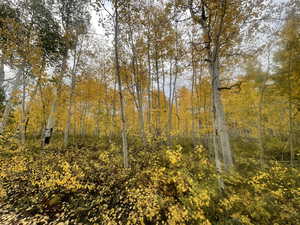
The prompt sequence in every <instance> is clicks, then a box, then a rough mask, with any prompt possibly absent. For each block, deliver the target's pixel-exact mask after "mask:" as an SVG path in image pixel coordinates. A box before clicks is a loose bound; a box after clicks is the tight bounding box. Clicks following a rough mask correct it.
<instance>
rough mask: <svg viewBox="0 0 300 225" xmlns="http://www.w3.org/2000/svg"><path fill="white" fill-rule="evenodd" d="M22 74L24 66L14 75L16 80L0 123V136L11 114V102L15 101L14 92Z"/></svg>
mask: <svg viewBox="0 0 300 225" xmlns="http://www.w3.org/2000/svg"><path fill="white" fill-rule="evenodd" d="M23 72H24V66H23V65H22V66H21V67H20V68H19V69H18V72H17V74H16V80H15V82H14V84H13V87H12V91H11V96H10V98H9V99H8V101H7V103H6V105H5V109H4V113H3V116H2V120H1V121H0V134H1V133H3V131H4V129H5V128H6V125H7V122H8V118H9V115H10V112H11V109H12V104H13V100H14V99H15V94H16V91H17V90H18V88H19V86H20V83H21V78H22V74H23Z"/></svg>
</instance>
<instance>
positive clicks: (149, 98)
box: [147, 28, 152, 133]
mask: <svg viewBox="0 0 300 225" xmlns="http://www.w3.org/2000/svg"><path fill="white" fill-rule="evenodd" d="M149 33H150V31H149V28H148V38H147V62H148V84H147V94H148V96H147V97H148V98H147V100H148V111H147V122H148V130H149V132H150V133H151V130H152V127H151V111H152V105H151V83H152V76H151V59H150V34H149Z"/></svg>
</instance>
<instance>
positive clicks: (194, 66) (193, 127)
mask: <svg viewBox="0 0 300 225" xmlns="http://www.w3.org/2000/svg"><path fill="white" fill-rule="evenodd" d="M195 79H196V65H195V56H194V49H193V46H192V94H191V107H192V140H193V143H194V144H195V142H196V141H195V140H196V130H195V103H194V98H195Z"/></svg>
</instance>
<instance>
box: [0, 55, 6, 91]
mask: <svg viewBox="0 0 300 225" xmlns="http://www.w3.org/2000/svg"><path fill="white" fill-rule="evenodd" d="M4 79H5V73H4V60H3V59H0V89H2V88H3V85H4ZM3 91H4V90H3Z"/></svg>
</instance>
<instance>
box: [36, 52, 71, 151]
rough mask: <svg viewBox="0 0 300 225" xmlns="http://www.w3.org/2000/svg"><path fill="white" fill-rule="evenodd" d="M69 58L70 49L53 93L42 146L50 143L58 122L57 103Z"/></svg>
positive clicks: (65, 56) (64, 59)
mask: <svg viewBox="0 0 300 225" xmlns="http://www.w3.org/2000/svg"><path fill="white" fill-rule="evenodd" d="M67 59H68V51H67V52H66V53H65V55H64V57H63V63H62V70H61V72H60V74H59V76H58V80H57V82H58V83H57V87H54V90H53V95H54V96H53V102H52V104H51V109H50V114H49V116H48V120H47V124H46V128H45V131H44V137H43V143H42V146H45V145H48V144H50V141H51V138H52V134H53V129H54V126H55V122H56V121H55V120H56V110H57V104H58V100H59V98H60V95H61V88H62V82H63V76H64V73H65V72H66V70H67Z"/></svg>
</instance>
